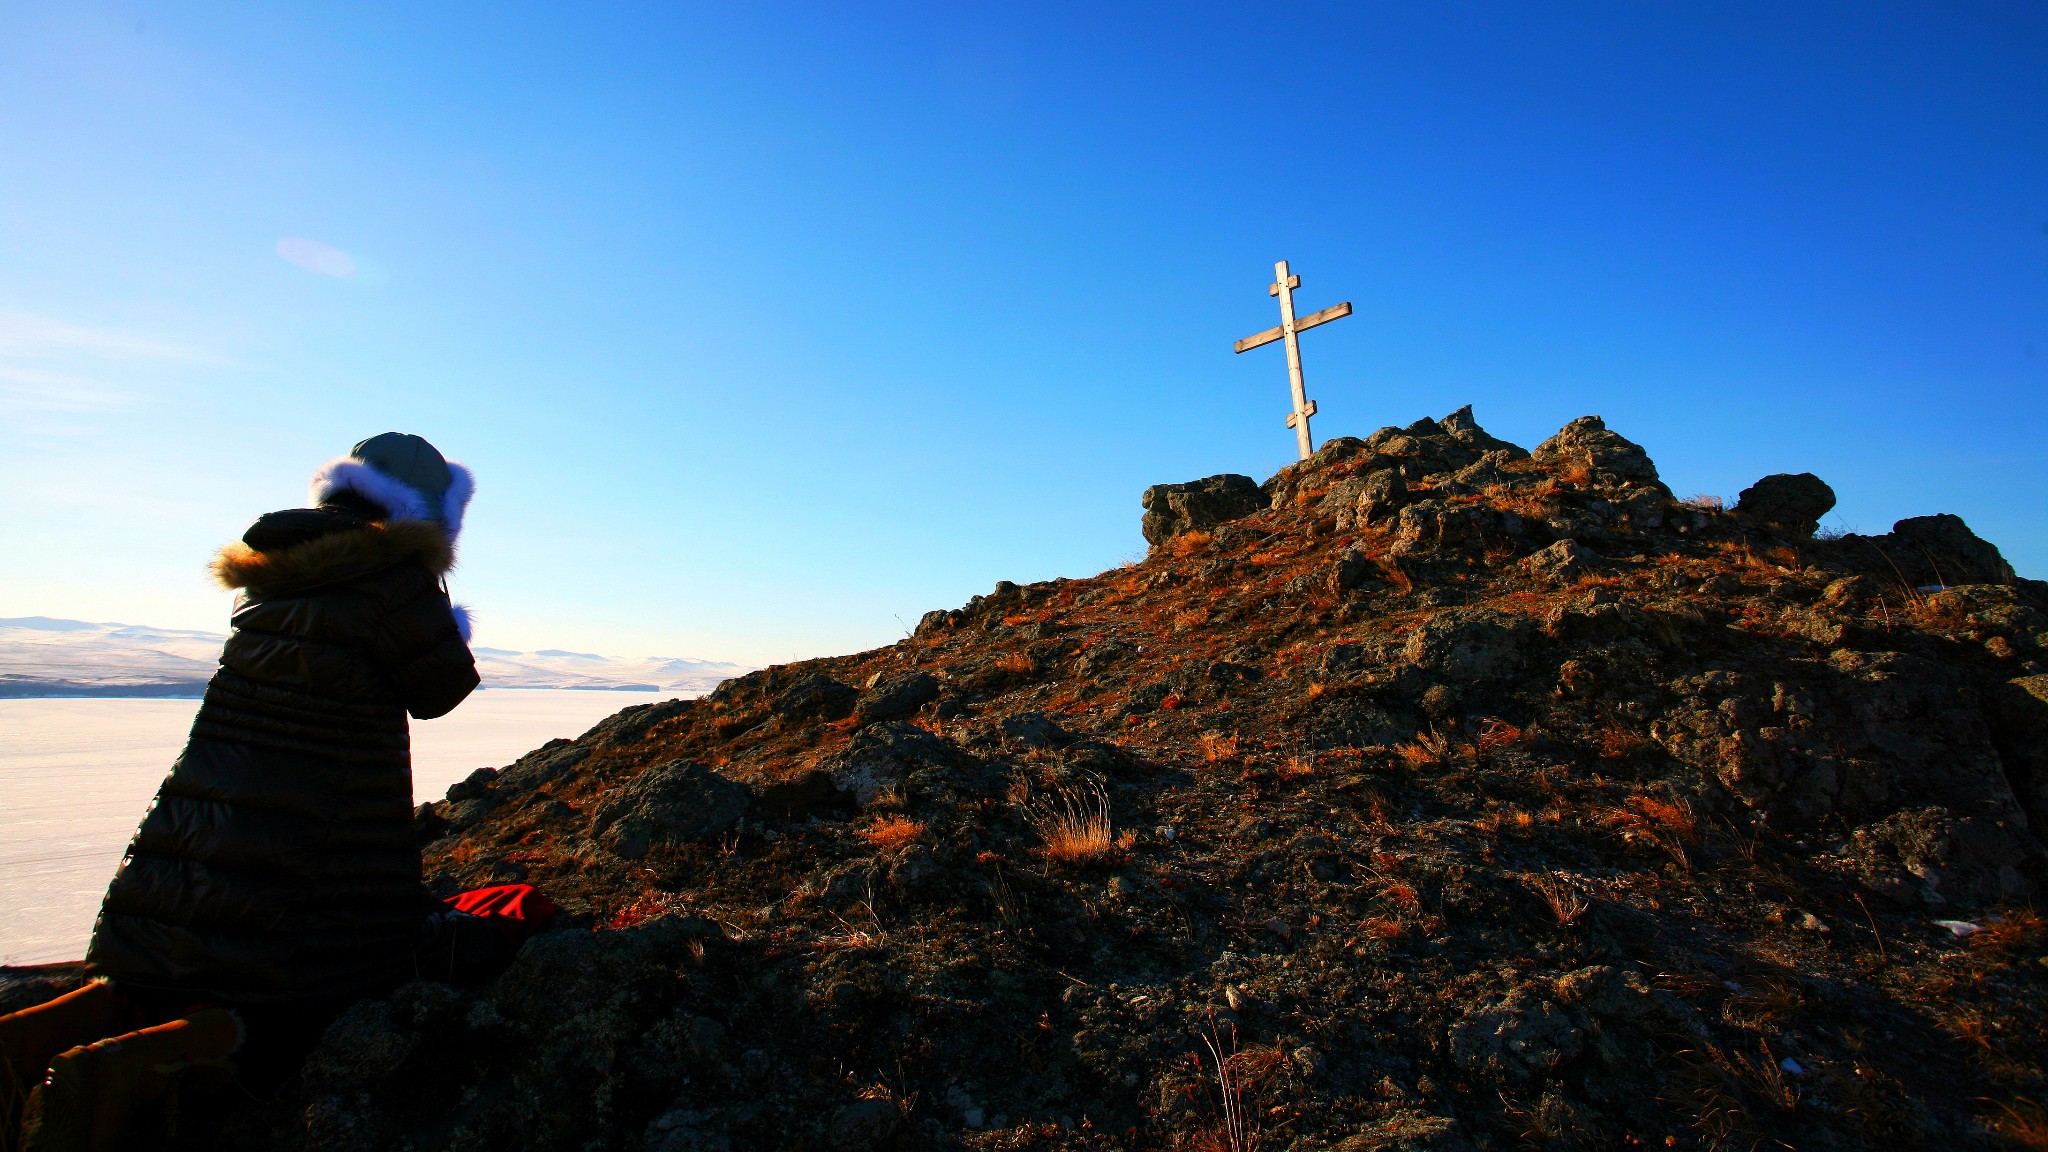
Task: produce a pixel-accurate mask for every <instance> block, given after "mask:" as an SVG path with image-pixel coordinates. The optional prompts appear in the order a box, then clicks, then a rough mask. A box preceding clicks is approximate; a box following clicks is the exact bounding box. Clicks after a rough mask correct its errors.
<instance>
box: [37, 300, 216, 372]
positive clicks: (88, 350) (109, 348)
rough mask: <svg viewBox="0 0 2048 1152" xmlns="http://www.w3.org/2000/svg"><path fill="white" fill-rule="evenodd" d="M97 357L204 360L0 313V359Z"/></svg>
mask: <svg viewBox="0 0 2048 1152" xmlns="http://www.w3.org/2000/svg"><path fill="white" fill-rule="evenodd" d="M77 355H85V356H97V357H102V358H105V359H110V360H169V361H180V362H186V363H190V362H194V361H200V360H205V359H207V357H205V356H201V355H199V354H198V353H196V352H193V351H191V350H190V349H186V348H180V347H178V346H177V345H175V344H166V343H164V342H162V341H160V340H151V339H149V338H148V337H145V336H135V335H131V334H129V333H127V332H116V331H113V330H112V329H108V328H87V327H84V326H82V325H78V324H66V323H64V322H63V321H62V320H52V319H50V318H49V317H47V316H31V315H28V314H27V313H24V312H5V311H0V357H5V358H6V359H8V360H20V359H49V358H53V357H59V356H77Z"/></svg>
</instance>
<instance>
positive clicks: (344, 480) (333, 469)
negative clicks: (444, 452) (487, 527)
mask: <svg viewBox="0 0 2048 1152" xmlns="http://www.w3.org/2000/svg"><path fill="white" fill-rule="evenodd" d="M447 464H448V474H449V480H448V491H447V493H446V494H445V495H444V496H442V498H441V501H440V507H439V508H436V507H435V506H434V503H433V501H432V500H430V499H429V498H428V497H427V496H426V495H425V494H424V493H422V492H421V491H420V490H419V489H417V488H414V487H413V486H412V485H410V484H407V483H405V482H404V481H402V480H396V479H393V478H392V477H390V476H387V475H385V474H384V473H382V472H379V471H377V470H376V469H375V468H372V467H370V466H369V465H368V464H365V463H363V462H362V461H361V460H358V459H356V458H355V457H353V456H337V457H335V458H334V459H332V460H329V461H328V462H327V463H325V464H322V465H321V466H320V470H319V471H318V472H315V473H313V483H312V491H311V493H310V496H311V499H310V500H309V501H308V502H309V503H311V504H314V505H316V506H317V505H320V504H325V503H327V502H328V501H329V500H332V499H333V498H334V497H335V496H336V495H337V494H339V493H342V492H353V493H355V494H356V495H358V496H360V497H362V498H363V499H365V500H368V501H369V502H370V503H372V504H375V505H376V506H377V507H379V508H382V509H384V511H385V513H386V514H387V515H388V516H389V517H390V518H391V521H392V522H393V523H394V524H396V523H397V522H398V521H401V520H412V521H422V522H429V523H433V522H438V523H439V524H440V525H441V528H442V529H443V530H444V531H445V532H447V534H448V539H449V540H450V541H453V540H454V539H455V538H456V537H457V536H459V535H461V534H462V514H463V512H464V511H466V510H467V509H468V508H469V498H470V497H471V496H473V495H475V494H476V478H475V477H474V476H472V475H471V474H470V471H469V469H467V468H465V467H463V466H462V465H460V464H457V463H456V462H455V461H453V460H450V461H448V462H447Z"/></svg>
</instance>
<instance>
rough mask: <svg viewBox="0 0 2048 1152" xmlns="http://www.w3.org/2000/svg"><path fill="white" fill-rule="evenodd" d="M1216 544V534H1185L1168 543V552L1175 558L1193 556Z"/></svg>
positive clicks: (1198, 532)
mask: <svg viewBox="0 0 2048 1152" xmlns="http://www.w3.org/2000/svg"><path fill="white" fill-rule="evenodd" d="M1215 542H1216V534H1215V533H1214V532H1200V531H1197V532H1183V533H1181V534H1180V535H1178V536H1175V537H1174V538H1173V539H1172V540H1170V541H1168V542H1167V545H1166V550H1167V551H1168V552H1171V553H1173V554H1174V555H1175V556H1193V555H1194V554H1195V553H1197V552H1201V551H1205V550H1206V549H1207V548H1208V547H1209V545H1211V544H1214V543H1215Z"/></svg>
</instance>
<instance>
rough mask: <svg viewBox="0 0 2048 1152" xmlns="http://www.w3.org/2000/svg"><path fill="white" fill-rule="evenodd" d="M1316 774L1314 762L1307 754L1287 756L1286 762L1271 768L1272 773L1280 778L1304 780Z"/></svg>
mask: <svg viewBox="0 0 2048 1152" xmlns="http://www.w3.org/2000/svg"><path fill="white" fill-rule="evenodd" d="M1315 774H1316V762H1315V760H1314V759H1312V758H1310V757H1307V756H1289V757H1288V758H1287V762H1286V763H1284V764H1282V765H1280V766H1279V767H1278V768H1275V769H1273V775H1275V776H1278V777H1279V778H1280V779H1282V780H1304V779H1307V778H1308V777H1310V776H1313V775H1315Z"/></svg>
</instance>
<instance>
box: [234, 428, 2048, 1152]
mask: <svg viewBox="0 0 2048 1152" xmlns="http://www.w3.org/2000/svg"><path fill="white" fill-rule="evenodd" d="M1832 503H1833V494H1832V493H1831V492H1829V491H1828V490H1827V488H1826V485H1825V484H1822V483H1821V482H1820V481H1819V480H1817V479H1816V478H1814V477H1811V476H1781V477H1773V478H1769V479H1767V480H1766V481H1763V482H1760V483H1759V485H1758V486H1757V487H1756V488H1753V489H1751V490H1750V492H1748V493H1746V494H1745V498H1744V501H1743V503H1742V505H1741V506H1739V507H1738V508H1736V509H1734V510H1728V511H1724V510H1721V509H1720V508H1719V507H1718V506H1717V505H1715V504H1714V502H1711V501H1694V502H1689V503H1680V502H1674V501H1673V500H1672V498H1671V493H1670V492H1669V491H1668V490H1667V489H1666V488H1665V486H1664V485H1663V484H1662V483H1661V482H1660V481H1659V479H1658V477H1657V472H1656V468H1655V466H1654V465H1653V464H1652V462H1651V460H1650V458H1649V457H1648V455H1647V454H1646V453H1645V452H1644V451H1643V449H1642V448H1640V447H1639V446H1637V445H1635V444H1632V443H1630V442H1629V441H1627V440H1626V439H1624V438H1622V437H1621V436H1619V435H1617V434H1615V433H1613V432H1611V431H1608V430H1607V429H1606V428H1605V427H1604V426H1603V425H1602V423H1601V422H1600V421H1599V420H1598V419H1597V418H1590V417H1589V418H1586V419H1582V420H1578V421H1574V422H1573V423H1572V424H1571V425H1569V426H1567V427H1566V428H1565V429H1564V430H1563V431H1561V432H1560V433H1559V434H1558V435H1557V436H1555V437H1553V438H1551V439H1550V440H1548V441H1545V442H1544V443H1543V444H1542V445H1540V446H1539V447H1538V448H1537V449H1536V450H1535V451H1533V452H1526V451H1524V450H1522V449H1520V448H1517V447H1515V446H1514V445H1511V444H1507V443H1505V442H1503V441H1500V440H1497V439H1495V438H1493V437H1491V436H1489V435H1487V434H1486V433H1485V432H1484V431H1483V430H1482V429H1480V428H1479V426H1478V425H1477V424H1476V423H1475V422H1474V421H1473V420H1472V417H1471V413H1470V410H1469V409H1468V410H1463V411H1460V412H1458V413H1456V414H1453V415H1452V416H1450V417H1447V418H1446V419H1444V420H1442V421H1440V422H1439V421H1432V420H1423V421H1419V422H1417V423H1416V424H1414V425H1411V426H1409V427H1408V428H1405V429H1391V428H1390V429H1386V430H1383V431H1381V432H1379V433H1377V434H1375V435H1373V436H1372V437H1370V438H1369V439H1366V440H1363V441H1360V440H1355V439H1343V440H1338V441H1334V442H1331V443H1330V444H1328V445H1327V446H1325V447H1324V448H1323V449H1322V450H1321V451H1320V452H1318V453H1317V454H1316V455H1315V456H1314V457H1313V458H1312V459H1310V460H1307V461H1303V462H1301V463H1299V464H1296V465H1293V466H1290V467H1288V468H1286V469H1284V470H1283V471H1281V472H1280V473H1279V474H1278V475H1276V476H1274V477H1273V478H1272V479H1271V480H1269V481H1267V482H1266V483H1265V484H1264V485H1254V484H1252V483H1251V482H1250V481H1249V480H1246V479H1245V478H1243V477H1216V478H1211V479H1210V480H1208V481H1201V482H1198V483H1196V484H1194V485H1177V486H1162V487H1160V488H1155V489H1152V490H1150V491H1148V492H1147V493H1146V499H1145V507H1146V511H1147V515H1146V519H1145V528H1146V535H1147V537H1148V539H1150V540H1152V541H1153V543H1154V548H1153V550H1152V553H1151V555H1150V556H1149V557H1148V558H1147V559H1146V560H1145V561H1144V562H1143V563H1142V564H1137V565H1131V566H1127V567H1124V568H1119V569H1115V570H1112V571H1110V572H1106V573H1104V574H1102V575H1100V576H1097V577H1094V578H1091V579H1086V580H1055V581H1051V582H1048V583H1044V584H1037V585H1031V586H1027V587H1019V586H1016V585H1013V584H1009V583H1003V584H999V585H998V586H997V588H996V589H995V591H994V592H992V593H990V594H989V595H987V596H981V597H976V598H975V599H974V600H973V601H972V602H970V603H969V604H968V605H966V606H965V607H964V608H961V609H959V610H957V611H942V612H934V613H931V614H929V615H927V616H926V617H925V618H924V620H923V621H922V622H921V623H920V625H919V627H918V629H917V631H916V634H915V635H914V636H912V637H910V638H908V639H905V640H903V641H901V642H900V643H897V644H893V645H891V646H889V647H886V648H881V649H877V650H875V651H872V652H866V653H861V654H858V655H853V656H845V657H837V658H833V659H825V660H813V661H806V662H803V663H800V664H792V665H786V666H780V667H774V668H768V669H764V670H762V671H759V672H755V673H752V674H749V675H747V676H744V677H741V678H739V679H736V680H731V681H728V682H726V683H725V684H723V685H722V686H720V687H719V689H718V690H717V691H716V692H714V693H713V694H712V695H711V696H710V697H708V698H706V699H703V700H697V701H674V702H670V703H667V704H658V705H652V706H647V707H642V708H635V709H628V710H627V711H625V712H622V713H620V714H619V715H618V716H616V717H614V718H612V719H611V720H608V721H606V722H605V723H604V724H602V725H600V726H598V727H597V728H595V729H593V730H592V731H591V732H589V733H587V734H585V735H584V736H583V737H582V738H581V739H579V740H577V741H574V742H556V743H554V744H551V745H549V746H548V747H546V748H543V749H540V750H538V751H536V752H534V753H532V754H530V755H528V756H526V757H525V758H523V759H522V760H520V761H519V762H518V763H517V764H515V765H513V766H511V767H510V768H507V769H506V770H504V771H502V772H499V773H496V774H495V775H493V774H491V773H489V772H481V773H479V774H478V775H477V776H475V777H472V778H471V779H470V780H468V781H466V782H464V783H463V784H461V785H458V786H457V787H456V788H454V789H451V790H450V793H449V799H448V800H447V801H444V802H437V803H434V804H430V805H426V806H424V807H423V808H422V810H421V815H420V823H421V828H422V835H423V836H426V837H428V838H430V840H431V842H430V845H429V847H428V861H429V867H430V870H431V872H432V873H433V875H434V877H435V882H436V883H437V884H439V885H443V886H445V887H447V888H448V889H450V890H453V889H455V888H458V887H469V886H474V885H480V884H485V883H490V882H502V881H508V880H515V879H516V880H528V881H531V882H534V883H538V884H540V885H542V886H544V887H545V888H546V889H547V890H548V891H549V892H550V893H553V894H555V895H556V896H558V897H559V898H560V899H562V900H563V901H564V903H565V904H566V906H567V907H568V908H569V909H570V910H571V915H570V918H569V919H570V924H569V926H568V927H566V928H563V929H561V930H557V931H553V932H550V933H548V934H546V935H544V936H542V937H541V938H539V939H537V940H535V941H534V942H533V943H531V944H530V945H528V947H527V948H526V951H525V952H524V954H523V955H522V956H521V957H520V959H519V960H518V961H517V962H516V963H515V964H514V966H513V967H512V969H511V970H510V971H508V972H507V973H505V975H504V976H503V977H501V978H500V979H498V980H497V981H496V982H495V983H493V984H491V985H489V986H487V987H484V988H481V989H476V990H469V991H461V992H451V991H449V990H448V989H446V988H444V987H441V986H436V985H428V984H420V985H412V986H409V987H407V988H405V989H402V990H400V991H399V992H398V993H397V994H395V995H394V996H392V997H391V998H390V999H389V1000H388V1001H377V1002H369V1003H365V1004H363V1005H360V1006H358V1007H357V1008H355V1009H353V1010H352V1011H351V1012H350V1013H349V1014H348V1015H347V1016H346V1017H345V1018H344V1019H343V1020H342V1021H341V1022H340V1023H338V1024H337V1025H336V1027H335V1028H334V1029H333V1030H332V1031H331V1032H330V1033H329V1035H328V1037H327V1039H326V1040H325V1041H324V1042H323V1045H322V1047H321V1049H320V1050H319V1051H318V1052H317V1053H316V1054H315V1056H314V1058H313V1060H312V1061H311V1063H310V1064H309V1065H308V1067H307V1069H306V1071H305V1073H304V1074H303V1076H302V1077H301V1080H300V1082H298V1083H297V1084H295V1085H294V1086H292V1087H291V1088H290V1089H289V1090H288V1091H286V1092H285V1093H284V1094H282V1095H281V1096H280V1097H278V1098H274V1099H271V1100H268V1101H264V1102H261V1103H258V1104H254V1105H251V1106H249V1107H248V1108H246V1109H244V1111H243V1112H242V1113H241V1114H240V1115H239V1116H238V1117H237V1118H236V1119H235V1120H234V1122H233V1124H232V1125H231V1129H230V1135H231V1136H232V1137H233V1138H234V1139H235V1140H238V1141H240V1142H241V1143H242V1144H244V1145H247V1146H254V1147H304V1148H319V1149H355V1148H362V1149H371V1148H376V1149H385V1148H416V1149H429V1148H491V1149H524V1148H531V1149H586V1148H587V1149H621V1150H638V1149H645V1150H647V1152H722V1150H729V1149H731V1150H747V1149H772V1148H818V1149H867V1148H945V1147H964V1148H988V1149H1022V1148H1091V1149H1093V1148H1099V1149H1126V1148H1128V1149H1141V1148H1142V1149H1153V1148H1160V1149H1163V1148H1202V1149H1231V1150H1244V1149H1249V1148H1251V1147H1253V1146H1254V1145H1256V1146H1257V1147H1262V1148H1267V1149H1304V1150H1307V1149H1325V1148H1333V1149H1348V1150H1356V1152H1364V1150H1370V1149H1422V1148H1429V1149H1482V1148H1484V1149H1506V1148H1523V1147H1540V1148H1579V1147H1584V1148H1628V1147H1638V1146H1643V1147H1679V1148H1708V1147H1724V1146H1725V1147H1745V1148H1746V1147H1751V1146H1757V1145H1771V1146H1777V1145H1776V1142H1782V1144H1783V1146H1788V1147H1797V1148H1801V1149H1836V1148H1840V1149H1853V1148H1874V1147H1880V1146H1883V1147H1912V1146H1920V1145H1926V1146H1939V1147H1998V1146H2003V1144H2004V1142H2007V1141H2008V1140H2016V1139H2017V1137H2009V1136H2007V1135H2003V1134H2002V1133H2008V1132H2018V1131H2019V1130H2020V1128H2019V1126H2020V1125H2021V1124H2022V1123H2023V1122H2024V1121H2026V1120H2027V1119H2028V1118H2032V1117H2038V1116H2039V1115H2040V1113H2039V1112H2038V1111H2037V1110H2034V1109H2033V1106H2032V1105H2030V1104H2028V1103H2026V1101H2027V1100H2030V1099H2031V1100H2037V1101H2048V1093H2044V1089H2048V1086H2044V1084H2043V1077H2042V1054H2043V1044H2044V1035H2043V1027H2044V1024H2043V1021H2044V1020H2048V962H2044V960H2043V958H2042V957H2043V952H2044V951H2048V941H2044V938H2043V933H2042V929H2041V922H2040V921H2039V920H2038V919H2036V918H2035V917H2034V916H2033V915H2032V913H2031V912H2030V911H2028V909H2027V902H2028V901H2029V900H2032V899H2034V898H2035V894H2036V892H2037V890H2038V889H2037V886H2038V885H2039V884H2040V883H2041V881H2042V880H2043V879H2044V878H2048V876H2044V871H2043V862H2044V858H2043V850H2042V846H2041V843H2040V841H2039V840H2037V839H2036V837H2035V836H2034V835H2033V834H2032V833H2031V832H2030V831H2029V827H2030V826H2032V827H2040V826H2041V824H2040V821H2042V820H2048V745H2044V740H2043V737H2044V735H2048V675H2044V672H2048V664H2044V660H2048V653H2044V645H2048V586H2044V585H2042V584H2040V583H2037V582H2034V581H2029V580H2021V579H2017V578H2015V577H2014V575H2013V573H2012V571H2011V569H2010V568H2009V567H2008V566H2006V564H2005V562H2004V561H2003V559H2002V558H2001V557H2000V556H1999V554H1998V552H1997V550H1996V549H1995V548H1993V547H1992V546H1991V545H1989V544H1987V543H1985V542H1984V541H1982V540H1979V539H1978V538H1977V537H1976V536H1974V535H1972V534H1971V533H1970V532H1969V530H1968V529H1967V528H1966V527H1965V526H1964V525H1963V524H1962V522H1961V521H1960V520H1958V519H1956V518H1954V517H1946V516H1939V517H1924V518H1918V519H1914V520H1907V521H1903V522H1901V523H1900V524H1899V525H1898V527H1897V528H1896V529H1895V530H1894V531H1893V532H1892V533H1890V534H1887V535H1884V536H1876V537H1860V536H1843V537H1840V538H1835V539H1821V538H1815V537H1813V536H1812V535H1811V533H1812V531H1813V525H1814V523H1815V522H1816V521H1817V520H1818V519H1819V517H1820V516H1821V515H1822V514H1824V513H1825V512H1826V511H1827V509H1828V507H1829V506H1831V505H1832ZM1930 589H1932V590H1930ZM1104 813H1106V814H1107V816H1108V818H1109V819H1110V821H1111V822H1112V827H1110V828H1109V829H1107V830H1106V832H1105V830H1103V829H1100V828H1095V829H1090V828H1088V827H1086V825H1087V824H1088V821H1089V819H1090V818H1093V817H1096V816H1099V815H1101V814H1104ZM1063 819H1066V820H1067V822H1068V823H1073V822H1075V821H1078V823H1079V824H1081V825H1082V828H1081V830H1080V834H1079V835H1072V834H1063V830H1062V822H1063ZM1069 831H1071V830H1069ZM1091 833H1092V834H1094V835H1093V838H1092V839H1091ZM1939 921H1952V922H1955V923H1956V924H1957V925H1958V927H1957V928H1955V929H1950V928H1945V927H1943V926H1941V925H1940V924H1939V923H1938V922H1939ZM1971 926H1975V927H1977V928H1981V929H1982V930H1981V931H1975V932H1972V931H1971ZM1958 932H1962V933H1970V934H1969V935H1967V936H1965V935H1958V934H1957V933H1958ZM1219 1053H1220V1055H1221V1056H1222V1058H1223V1061H1222V1065H1221V1068H1220V1069H1219V1065H1218V1059H1217V1057H1218V1055H1219ZM1219 1071H1220V1074H1221V1078H1220V1082H1219ZM2013 1146H2027V1147H2040V1146H2042V1145H2040V1144H2038V1143H2036V1144H2031V1145H2020V1144H2014V1145H2013Z"/></svg>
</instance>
